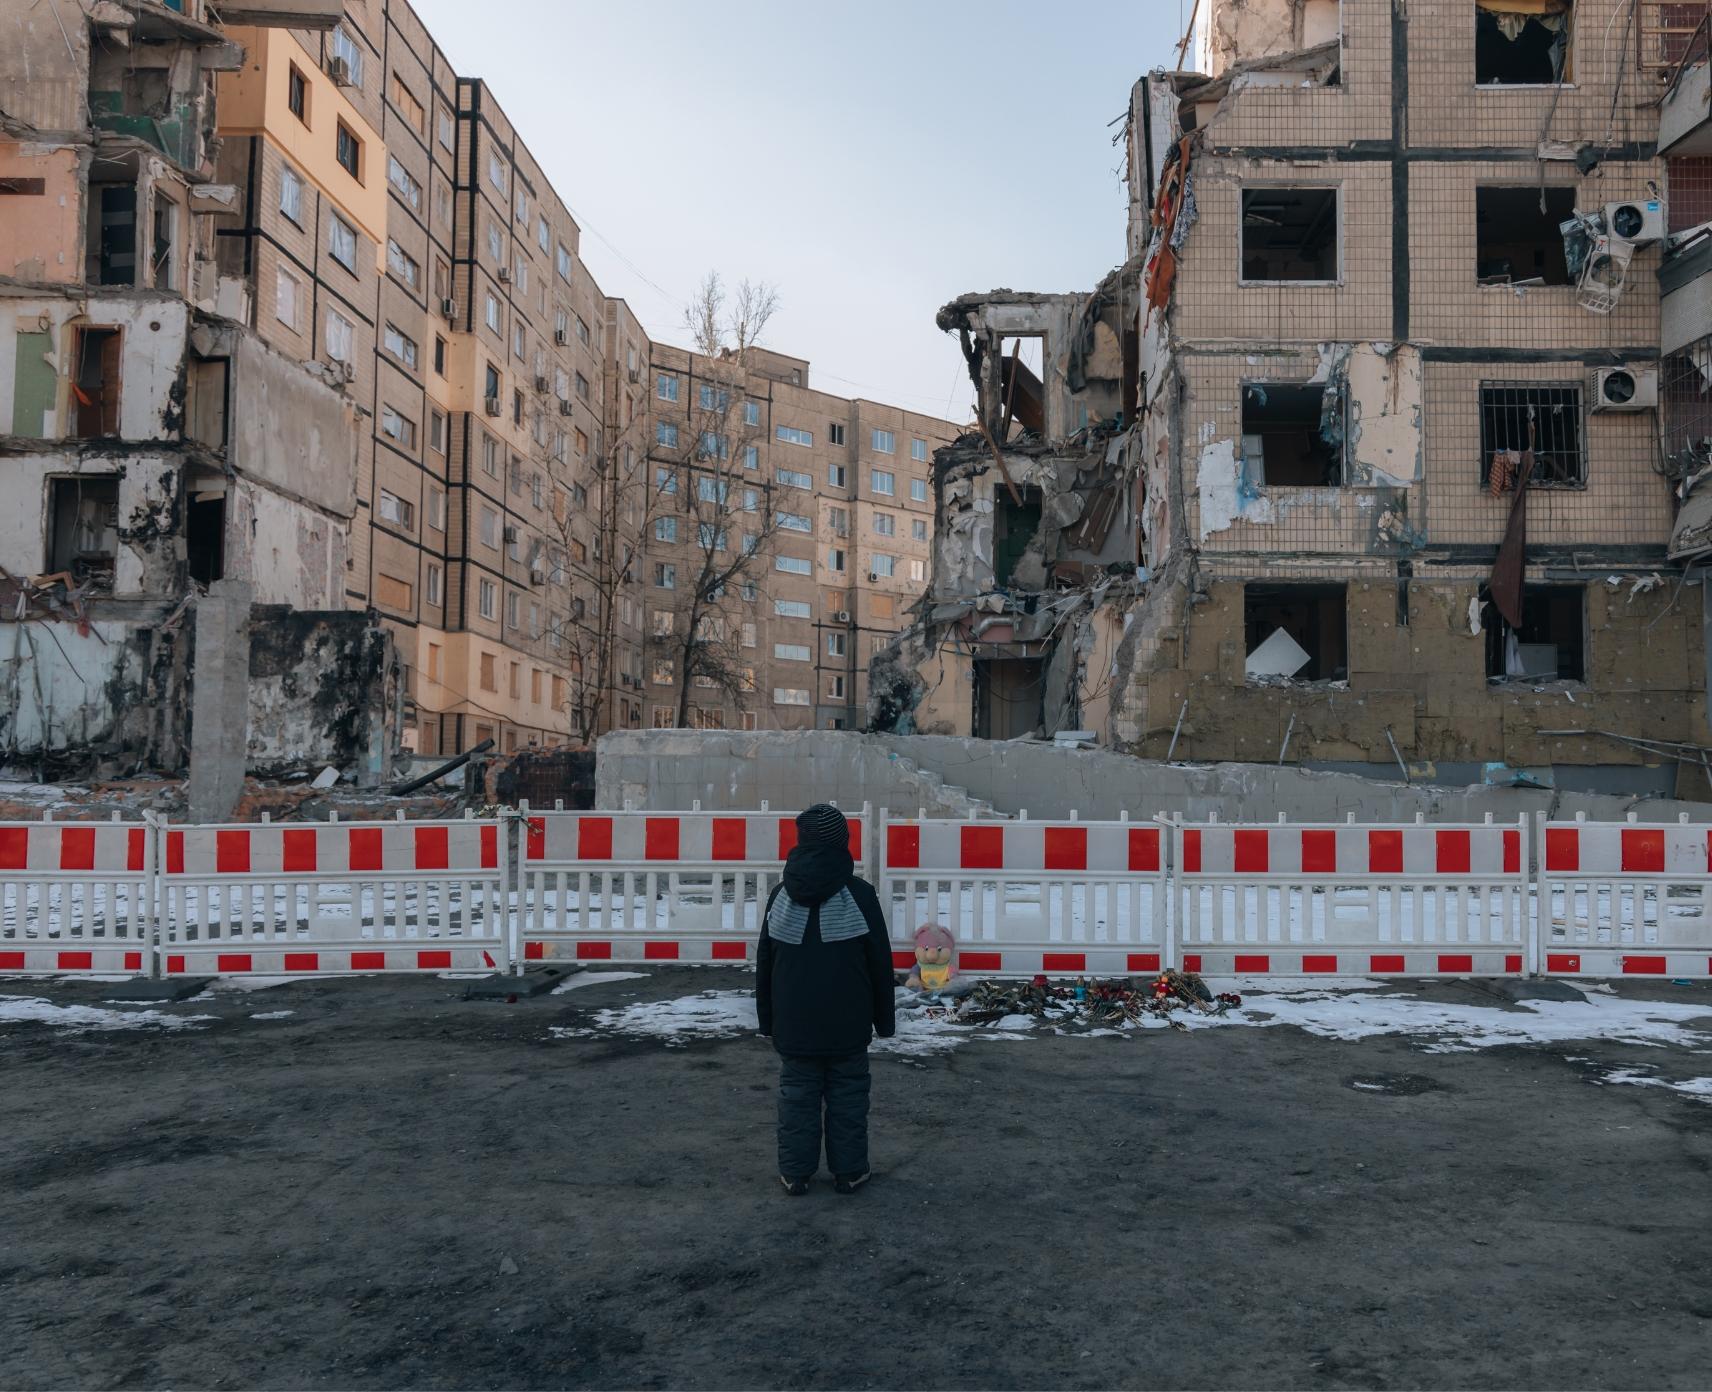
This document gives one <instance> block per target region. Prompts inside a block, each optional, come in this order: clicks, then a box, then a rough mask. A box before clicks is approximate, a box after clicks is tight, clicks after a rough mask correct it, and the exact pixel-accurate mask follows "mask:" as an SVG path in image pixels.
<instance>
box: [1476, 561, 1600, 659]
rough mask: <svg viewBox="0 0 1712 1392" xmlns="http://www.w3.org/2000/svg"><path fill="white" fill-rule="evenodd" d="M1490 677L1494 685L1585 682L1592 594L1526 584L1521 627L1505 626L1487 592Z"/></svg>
mask: <svg viewBox="0 0 1712 1392" xmlns="http://www.w3.org/2000/svg"><path fill="white" fill-rule="evenodd" d="M1481 599H1482V600H1483V601H1485V623H1486V675H1487V677H1488V678H1489V679H1491V680H1494V681H1536V682H1538V681H1583V680H1585V678H1586V672H1587V619H1586V609H1587V591H1586V589H1585V587H1583V586H1581V585H1524V586H1522V626H1521V627H1520V628H1511V627H1510V625H1509V624H1507V623H1505V622H1504V619H1503V616H1502V615H1500V614H1499V612H1498V609H1497V606H1495V605H1494V604H1492V603H1491V596H1490V595H1489V594H1487V593H1485V592H1484V591H1483V592H1482V594H1481Z"/></svg>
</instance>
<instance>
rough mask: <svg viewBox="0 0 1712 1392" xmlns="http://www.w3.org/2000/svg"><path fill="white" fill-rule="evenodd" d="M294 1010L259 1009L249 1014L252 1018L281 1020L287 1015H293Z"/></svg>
mask: <svg viewBox="0 0 1712 1392" xmlns="http://www.w3.org/2000/svg"><path fill="white" fill-rule="evenodd" d="M295 1014H297V1012H296V1011H295V1010H261V1011H257V1012H256V1013H255V1014H254V1015H252V1016H250V1018H251V1019H252V1020H283V1019H285V1017H286V1016H287V1015H295Z"/></svg>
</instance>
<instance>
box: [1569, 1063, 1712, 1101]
mask: <svg viewBox="0 0 1712 1392" xmlns="http://www.w3.org/2000/svg"><path fill="white" fill-rule="evenodd" d="M1597 1081H1598V1082H1599V1083H1600V1084H1601V1086H1603V1085H1604V1084H1606V1083H1630V1084H1633V1085H1634V1086H1636V1087H1661V1088H1669V1089H1670V1091H1672V1092H1678V1093H1681V1094H1682V1095H1683V1096H1684V1097H1692V1098H1693V1099H1694V1100H1695V1101H1696V1102H1712V1078H1686V1079H1683V1080H1682V1081H1681V1082H1672V1081H1671V1080H1670V1079H1669V1078H1655V1077H1654V1076H1653V1075H1652V1074H1650V1073H1643V1072H1642V1071H1641V1070H1640V1069H1638V1068H1618V1069H1614V1070H1612V1071H1611V1072H1609V1073H1607V1074H1606V1075H1605V1076H1604V1077H1603V1078H1600V1079H1598V1080H1597Z"/></svg>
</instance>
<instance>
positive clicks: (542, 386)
mask: <svg viewBox="0 0 1712 1392" xmlns="http://www.w3.org/2000/svg"><path fill="white" fill-rule="evenodd" d="M549 385H550V384H549V383H548V381H547V379H546V378H545V377H537V378H536V379H535V390H536V391H538V392H544V391H546V390H547V387H548V386H549Z"/></svg>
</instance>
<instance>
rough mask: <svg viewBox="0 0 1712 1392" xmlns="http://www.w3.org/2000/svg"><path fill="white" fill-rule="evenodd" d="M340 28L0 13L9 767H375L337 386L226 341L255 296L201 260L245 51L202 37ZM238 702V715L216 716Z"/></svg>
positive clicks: (290, 20)
mask: <svg viewBox="0 0 1712 1392" xmlns="http://www.w3.org/2000/svg"><path fill="white" fill-rule="evenodd" d="M339 11H340V6H339V4H338V3H336V0H335V2H334V3H331V4H330V3H328V0H294V3H290V4H277V5H275V4H270V3H267V0H251V2H250V3H246V4H242V5H233V6H227V5H222V6H220V13H219V16H216V15H215V14H213V13H212V12H211V11H210V10H209V9H208V7H205V6H204V5H202V4H200V3H197V0H184V3H181V4H175V5H172V6H167V5H162V4H158V3H151V0H123V2H121V0H95V3H89V4H85V5H83V6H82V7H81V8H80V7H78V6H75V5H72V6H67V5H52V4H48V5H39V6H34V7H32V6H28V5H16V4H14V5H10V6H8V7H7V14H6V20H7V30H6V40H5V44H4V47H3V48H0V65H3V70H0V458H3V465H4V469H5V474H6V480H5V493H4V500H5V507H4V509H3V514H0V760H3V761H4V762H6V763H8V764H14V765H18V766H21V767H29V768H33V769H35V770H37V771H38V772H43V773H55V774H59V773H88V772H97V773H128V772H132V771H136V770H140V769H158V770H165V771H174V770H178V769H181V768H183V767H184V766H185V765H186V763H187V762H189V761H190V759H191V754H192V749H193V747H196V746H200V745H202V744H207V745H208V746H209V747H210V748H219V747H223V748H224V755H225V757H227V758H228V759H236V758H237V757H238V753H239V751H242V752H243V754H244V755H245V757H244V759H243V762H244V763H247V764H248V765H249V766H250V767H252V768H256V769H262V770H266V769H269V768H294V767H301V766H304V765H309V764H320V763H334V764H336V765H337V766H339V767H340V768H342V769H350V768H353V767H357V768H361V769H363V770H364V771H365V772H367V773H369V774H371V775H375V776H378V775H379V773H380V772H381V770H382V767H383V765H384V764H385V761H386V756H387V751H388V750H389V748H390V746H391V735H390V733H389V727H390V726H391V725H392V724H394V723H395V718H394V716H393V707H394V706H395V705H396V704H397V696H396V687H397V673H396V663H395V661H394V660H393V659H392V658H391V657H390V655H389V651H388V643H387V638H386V635H385V634H384V632H383V631H381V630H380V629H379V628H378V627H377V626H376V625H375V624H374V623H372V622H371V620H370V619H369V618H368V616H366V615H365V614H363V613H360V612H350V611H348V610H347V609H346V607H345V603H344V586H345V575H346V568H347V556H348V553H349V549H350V533H351V521H352V517H353V515H354V513H355V510H356V499H355V496H354V478H355V469H354V457H353V450H354V441H355V436H356V426H355V413H354V410H353V408H352V405H351V403H350V401H349V399H348V398H347V396H346V395H345V394H344V393H343V392H342V391H340V390H339V389H338V384H336V383H334V382H332V381H330V380H328V379H327V378H326V376H325V374H322V373H319V372H317V371H316V370H313V369H312V368H309V367H306V366H305V365H304V364H302V363H300V362H298V361H295V360H294V359H292V358H290V357H288V356H285V355H282V354H280V353H278V352H277V351H275V350H274V349H272V348H270V347H268V346H267V345H266V344H265V343H263V342H262V341H261V339H259V338H258V337H257V336H256V335H255V334H254V333H252V332H251V331H250V330H249V329H248V328H246V327H245V322H244V321H245V318H246V314H247V306H248V303H249V294H250V292H249V288H248V286H247V285H246V284H245V283H244V282H243V281H242V280H240V279H236V278H230V277H222V276H220V275H219V274H217V272H216V257H215V254H214V247H213V240H214V239H213V228H212V220H213V218H214V217H215V216H216V215H220V214H229V213H230V212H231V210H232V206H233V203H234V200H235V198H236V191H235V190H234V189H233V188H232V187H231V186H230V185H223V184H220V183H218V182H217V181H216V180H215V178H214V173H215V163H216V155H217V149H218V138H217V136H216V134H215V111H214V102H213V92H214V84H215V82H216V78H217V75H218V74H220V73H223V72H230V71H233V70H235V69H236V68H237V67H239V66H240V65H241V63H242V62H243V58H244V50H243V48H242V47H241V45H239V44H237V43H235V42H233V41H232V39H231V37H230V36H229V34H228V33H227V31H226V30H225V29H224V27H223V24H222V20H231V21H238V20H242V21H243V22H246V23H250V24H292V25H306V24H307V25H318V24H319V25H324V24H327V23H331V22H332V21H333V19H335V18H336V17H337V15H338V13H339ZM210 596H214V597H215V598H216V599H218V600H219V601H220V602H218V603H215V602H211V600H210ZM234 664H236V668H237V676H238V680H239V683H240V684H239V685H238V686H236V687H234V686H233V685H232V684H231V683H230V682H229V681H226V682H224V683H223V684H222V685H221V686H220V688H219V689H220V691H221V692H223V693H225V695H224V696H223V698H222V701H221V702H214V703H211V702H210V699H209V694H208V692H206V691H205V692H203V693H202V700H201V701H199V700H198V698H197V691H196V678H195V674H196V672H197V671H198V670H201V671H203V672H205V673H212V672H215V671H216V670H218V671H220V672H222V673H230V672H231V671H232V669H233V666H234ZM212 689H213V688H212V687H210V690H212ZM245 690H247V692H248V698H247V706H248V709H247V711H246V710H245V709H244V705H245V702H243V701H236V702H234V700H233V698H232V693H233V692H234V691H236V692H239V693H241V692H243V691H245ZM222 704H223V705H224V706H226V707H227V709H224V710H222V709H221V708H220V707H221V705H222ZM204 705H207V706H209V710H208V712H207V714H204V713H203V706H204ZM193 710H195V711H196V720H195V722H194V723H195V725H196V726H199V727H201V728H193V721H192V711H193ZM217 716H218V717H219V719H218V721H216V717H217ZM246 716H247V718H246ZM241 772H242V767H240V768H239V773H240V774H241Z"/></svg>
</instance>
